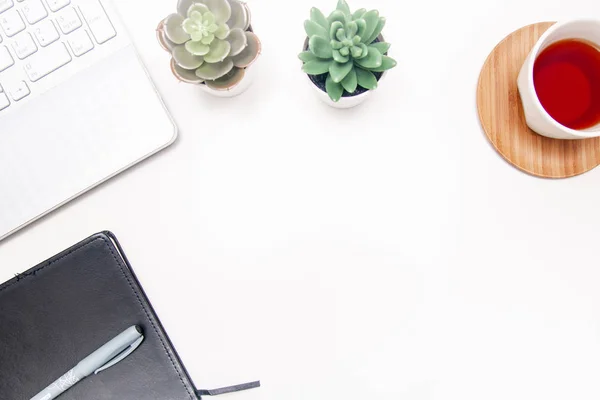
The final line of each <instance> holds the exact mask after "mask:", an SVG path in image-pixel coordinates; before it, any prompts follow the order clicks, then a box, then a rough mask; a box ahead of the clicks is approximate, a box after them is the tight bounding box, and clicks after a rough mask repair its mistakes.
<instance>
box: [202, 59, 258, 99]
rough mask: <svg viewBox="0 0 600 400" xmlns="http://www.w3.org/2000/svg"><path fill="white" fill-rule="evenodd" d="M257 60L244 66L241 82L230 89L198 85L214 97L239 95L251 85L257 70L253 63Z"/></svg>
mask: <svg viewBox="0 0 600 400" xmlns="http://www.w3.org/2000/svg"><path fill="white" fill-rule="evenodd" d="M257 62H258V60H257V61H255V62H254V63H253V64H252V65H251V66H249V67H248V68H246V70H245V73H246V74H245V75H244V78H243V79H242V80H241V82H240V83H239V84H237V85H236V86H234V87H232V88H230V89H226V90H215V89H211V88H209V87H208V86H206V85H202V84H201V85H198V86H200V88H201V89H202V90H204V91H205V92H206V93H209V94H211V95H213V96H216V97H223V98H231V97H236V96H239V95H241V94H242V93H244V92H245V91H246V90H248V89H249V88H250V86H252V84H253V83H254V79H255V76H256V71H257V69H256V68H255V65H254V64H256V63H257Z"/></svg>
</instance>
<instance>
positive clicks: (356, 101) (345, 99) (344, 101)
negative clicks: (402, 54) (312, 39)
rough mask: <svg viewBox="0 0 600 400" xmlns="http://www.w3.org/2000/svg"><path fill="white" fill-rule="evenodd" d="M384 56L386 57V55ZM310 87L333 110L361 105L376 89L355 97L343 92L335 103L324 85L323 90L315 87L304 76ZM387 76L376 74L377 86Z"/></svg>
mask: <svg viewBox="0 0 600 400" xmlns="http://www.w3.org/2000/svg"><path fill="white" fill-rule="evenodd" d="M377 41H378V42H384V41H385V40H384V38H383V36H382V35H379V37H378V38H377ZM303 50H304V51H306V50H308V38H306V40H305V41H304V49H303ZM386 55H388V54H387V53H386ZM305 75H306V77H307V79H308V81H309V83H310V86H311V87H312V88H313V92H314V93H315V96H316V97H317V98H318V99H319V100H321V101H322V102H323V103H325V104H327V105H328V106H330V107H333V108H337V109H348V108H353V107H356V106H358V105H360V104H362V103H364V102H365V100H367V99H368V98H369V97H370V96H371V95H372V94H373V93H372V92H374V91H375V90H377V88H376V89H374V90H366V89H363V90H364V91H363V92H362V93H359V94H355V95H348V93H347V92H345V91H344V95H343V96H342V98H341V99H340V100H339V101H338V102H335V101H333V100H331V97H329V95H328V94H327V92H326V91H325V88H324V85H323V88H322V87H320V86H319V85H317V84H316V83H315V81H314V80H313V79H314V78H312V77H311V76H310V75H308V74H305ZM386 75H387V71H385V72H381V73H378V74H376V75H375V76H376V77H377V82H378V86H377V87H379V84H381V82H382V81H383V79H384V78H385V77H386Z"/></svg>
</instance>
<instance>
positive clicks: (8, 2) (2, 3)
mask: <svg viewBox="0 0 600 400" xmlns="http://www.w3.org/2000/svg"><path fill="white" fill-rule="evenodd" d="M14 5H15V4H14V3H13V0H0V13H3V12H4V11H6V10H8V9H9V8H12V6H14Z"/></svg>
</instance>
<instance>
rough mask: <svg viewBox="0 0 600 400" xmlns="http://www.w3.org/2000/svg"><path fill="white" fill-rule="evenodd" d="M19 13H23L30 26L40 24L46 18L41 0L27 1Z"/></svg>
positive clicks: (46, 13)
mask: <svg viewBox="0 0 600 400" xmlns="http://www.w3.org/2000/svg"><path fill="white" fill-rule="evenodd" d="M0 1H1V0H0ZM21 11H23V15H25V19H26V20H27V22H29V23H30V24H31V25H33V24H36V23H38V22H40V21H41V20H43V19H44V18H46V17H47V16H48V11H46V8H45V7H44V5H43V4H42V0H27V2H26V3H25V4H24V5H23V7H22V8H21Z"/></svg>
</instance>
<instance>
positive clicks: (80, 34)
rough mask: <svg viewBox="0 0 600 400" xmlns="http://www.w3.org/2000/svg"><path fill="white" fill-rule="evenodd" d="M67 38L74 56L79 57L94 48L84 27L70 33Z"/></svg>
mask: <svg viewBox="0 0 600 400" xmlns="http://www.w3.org/2000/svg"><path fill="white" fill-rule="evenodd" d="M68 38H69V46H71V50H73V54H75V57H81V56H82V55H84V54H85V53H87V52H88V51H90V50H92V49H93V48H94V43H93V42H92V39H90V36H89V35H88V33H87V32H86V31H85V29H80V30H78V31H77V32H74V33H72V34H70V35H69V36H68Z"/></svg>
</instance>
